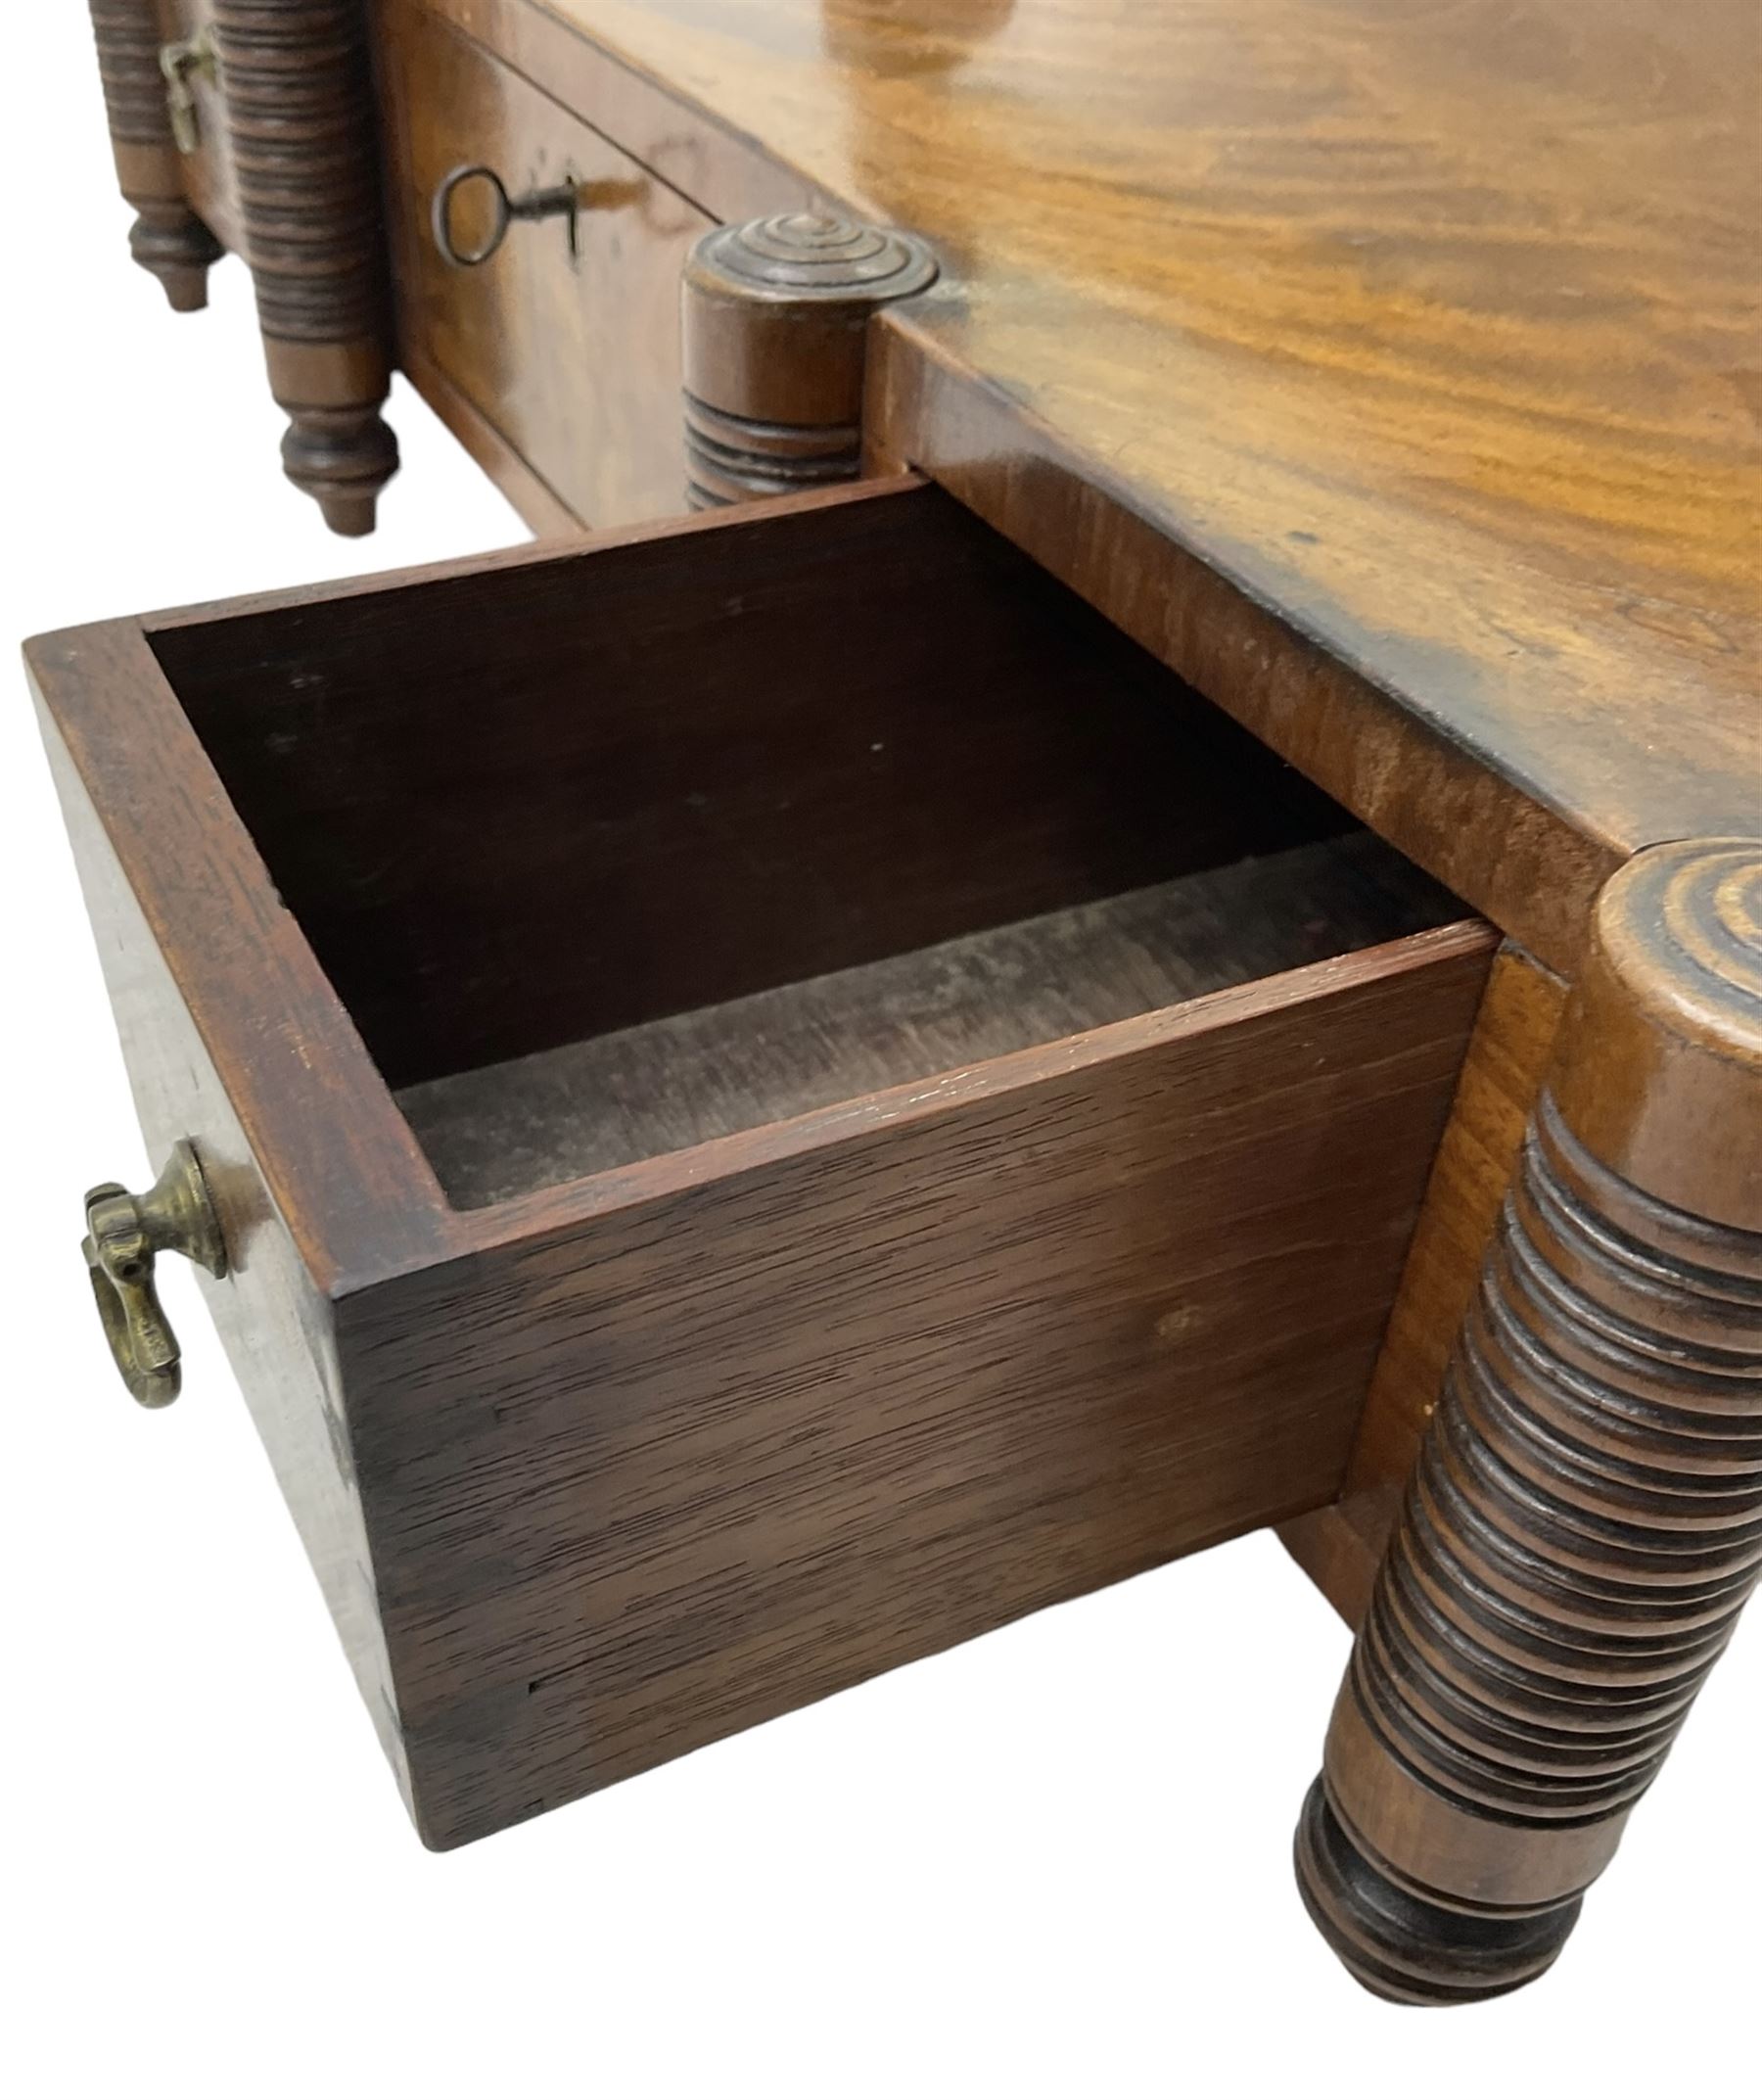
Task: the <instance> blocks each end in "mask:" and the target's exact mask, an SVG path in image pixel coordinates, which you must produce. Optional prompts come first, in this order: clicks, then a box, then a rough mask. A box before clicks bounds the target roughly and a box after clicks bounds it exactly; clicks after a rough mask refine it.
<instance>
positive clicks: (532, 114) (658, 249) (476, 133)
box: [376, 0, 712, 525]
mask: <svg viewBox="0 0 1762 2100" xmlns="http://www.w3.org/2000/svg"><path fill="white" fill-rule="evenodd" d="M376 29H377V35H378V39H379V56H380V90H381V95H382V99H383V106H384V109H385V112H386V119H387V125H388V147H389V152H388V159H389V163H390V170H391V172H390V193H391V197H392V202H393V211H394V237H395V243H396V258H397V264H396V266H397V278H398V299H399V303H400V308H401V311H402V315H403V319H402V323H401V326H402V332H403V334H404V336H405V337H406V339H408V341H409V342H410V344H411V345H412V346H413V347H414V350H415V356H416V360H417V361H420V362H422V363H425V364H428V365H432V366H434V367H436V368H437V369H438V370H439V371H440V373H441V374H442V375H443V376H444V377H445V379H446V380H447V381H448V382H449V383H450V385H451V386H453V387H454V388H456V389H457V390H458V391H459V392H460V393H461V394H462V395H463V396H464V397H466V399H467V400H468V401H469V402H470V403H471V404H472V406H473V407H474V408H475V409H476V410H477V412H478V414H479V415H480V416H482V417H483V418H484V419H485V421H486V422H487V423H488V424H489V425H490V426H491V427H492V429H493V430H494V431H495V432H496V433H497V434H498V436H499V437H500V438H501V439H502V440H503V441H504V443H506V444H508V445H509V446H510V447H512V449H513V450H514V451H515V452H516V453H517V454H519V455H520V456H521V457H522V458H523V459H525V460H526V461H528V462H530V463H531V465H532V467H533V470H534V471H535V472H536V473H537V474H538V475H540V476H541V477H542V479H543V481H544V483H545V484H546V486H547V487H548V488H549V489H550V490H552V491H553V492H554V494H555V495H556V496H557V497H559V498H560V499H561V500H562V502H563V503H565V504H567V506H568V507H569V509H570V511H571V512H573V514H574V515H575V516H576V517H577V518H578V519H580V521H581V522H582V523H584V524H592V525H618V524H623V523H626V522H629V521H635V520H638V519H643V518H654V517H668V516H672V514H673V513H675V512H677V511H680V510H682V509H683V508H684V507H685V479H686V477H685V456H684V445H683V441H682V436H681V433H680V430H679V410H678V400H679V393H678V389H679V342H678V334H679V330H678V297H679V274H680V271H681V270H682V269H683V267H684V263H685V257H686V255H687V254H688V252H689V250H690V247H691V244H692V242H693V241H694V240H695V239H696V238H697V237H698V236H699V235H700V234H701V233H704V232H706V231H708V230H709V228H710V226H711V224H712V221H711V219H710V218H709V217H708V216H707V215H706V214H705V213H704V212H703V211H701V210H699V209H698V208H697V207H696V206H695V205H694V204H693V203H691V202H690V200H689V199H688V198H686V197H684V196H682V195H680V194H679V192H678V191H677V190H676V189H674V188H672V186H671V185H670V184H669V183H668V182H667V181H665V180H664V179H663V178H662V177H660V176H659V175H657V174H656V173H654V172H653V171H652V170H651V169H649V168H647V167H644V166H643V165H642V164H641V163H638V162H636V161H633V160H632V159H630V158H629V156H628V155H626V154H625V153H623V152H621V151H620V150H619V149H618V148H617V147H615V146H613V145H612V144H610V143H609V142H608V141H607V140H606V139H605V138H603V137H601V136H600V135H599V134H598V133H597V132H595V131H593V130H591V129H589V127H588V126H587V125H586V124H584V123H581V122H580V121H579V119H578V118H577V117H574V116H572V115H571V113H570V112H569V111H568V110H566V109H564V108H563V107H562V106H560V105H559V103H557V102H556V101H555V100H554V99H553V97H552V95H551V94H550V93H548V92H546V91H545V90H544V89H543V88H541V87H539V86H535V85H533V83H531V82H530V81H528V80H526V79H524V78H523V77H521V75H520V74H519V73H518V72H516V71H515V70H512V69H511V68H510V67H507V66H504V65H503V64H501V63H500V62H499V61H498V60H497V59H495V58H492V57H490V56H489V55H488V54H487V52H485V51H484V50H483V49H482V48H481V47H479V46H478V45H477V44H475V43H473V42H471V41H469V40H468V39H467V38H465V37H464V36H461V35H460V34H459V33H458V32H457V31H456V30H455V29H453V28H452V27H450V26H449V25H448V24H446V23H443V22H441V21H440V20H438V19H437V18H436V17H435V16H434V15H432V14H431V13H430V12H429V11H428V10H427V9H426V8H424V7H422V6H419V5H417V4H416V0H394V4H390V5H386V6H383V7H382V8H381V9H380V10H379V13H378V16H377V18H376ZM466 163H483V164H486V165H488V166H490V167H493V168H495V169H496V170H497V171H498V172H499V174H500V175H501V177H502V180H503V182H504V183H505V184H506V186H507V188H508V190H509V192H510V193H511V194H518V193H519V192H522V191H525V190H529V189H537V188H543V187H545V186H548V185H553V184H556V183H559V182H561V181H562V180H564V179H565V178H566V177H570V178H573V179H574V180H575V181H576V182H577V183H578V184H579V185H580V194H581V196H582V200H583V209H582V211H581V214H580V219H579V222H578V245H579V251H580V253H579V255H578V256H577V257H575V258H574V259H573V260H572V258H571V257H570V254H569V248H568V241H567V235H566V232H565V228H564V226H563V224H562V223H561V222H560V221H557V220H549V221H540V222H538V223H536V224H533V225H526V226H523V225H516V226H515V227H513V228H512V229H511V230H510V232H509V235H508V238H507V240H506V241H505V242H504V243H503V245H502V247H501V249H500V251H499V252H498V253H497V254H496V255H495V256H493V257H491V258H490V260H489V261H487V262H486V263H484V264H483V265H482V266H480V267H479V268H476V269H459V268H456V267H454V266H452V265H450V264H449V263H447V262H446V261H445V260H444V258H443V257H441V256H440V252H439V250H438V249H437V248H436V246H435V242H434V237H433V234H432V232H431V230H430V225H429V207H430V201H431V200H432V198H433V197H434V194H435V192H436V190H437V189H438V188H439V187H440V183H441V181H442V180H443V179H444V177H445V176H446V175H447V174H449V173H450V172H451V171H452V169H454V168H455V167H458V166H461V165H463V164H466ZM463 202H465V203H467V204H468V203H469V202H470V200H469V198H467V199H466V200H463Z"/></svg>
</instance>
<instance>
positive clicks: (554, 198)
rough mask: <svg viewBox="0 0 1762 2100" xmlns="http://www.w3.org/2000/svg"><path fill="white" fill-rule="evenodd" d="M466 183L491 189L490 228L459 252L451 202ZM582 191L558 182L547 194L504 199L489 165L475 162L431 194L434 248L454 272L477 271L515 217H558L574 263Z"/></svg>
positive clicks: (503, 186) (458, 169)
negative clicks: (565, 230) (566, 230)
mask: <svg viewBox="0 0 1762 2100" xmlns="http://www.w3.org/2000/svg"><path fill="white" fill-rule="evenodd" d="M470 182H481V183H484V184H485V185H486V186H487V189H488V191H489V225H488V228H487V231H486V232H485V233H484V235H483V236H482V238H481V239H480V240H479V241H478V242H477V243H476V244H475V245H474V246H472V247H468V248H461V247H460V246H459V245H458V243H457V242H456V241H455V240H454V239H453V227H452V216H453V200H454V199H455V198H456V197H457V196H458V194H459V192H460V191H461V190H462V189H463V188H464V187H465V185H466V184H467V183H470ZM580 202H581V201H580V185H579V184H577V183H576V182H574V181H566V182H559V183H557V184H555V185H554V186H553V187H552V188H550V189H548V190H528V191H526V192H525V193H524V195H522V196H519V197H510V196H509V195H508V188H507V184H506V183H504V182H503V180H502V178H501V177H500V176H499V175H498V174H497V173H496V172H495V170H494V168H492V167H485V166H483V165H482V164H481V163H471V164H469V165H467V166H464V167H455V168H454V169H453V171H452V173H451V174H450V175H448V176H447V177H446V178H445V180H444V181H443V182H442V183H441V185H440V188H439V189H438V190H437V191H436V192H435V201H434V204H433V206H432V207H431V208H430V213H429V217H430V223H431V224H432V225H433V227H434V231H435V246H436V247H437V248H438V249H439V250H440V253H441V254H442V255H443V256H444V257H446V259H447V261H448V262H450V263H451V264H452V265H453V266H454V268H455V269H464V270H471V269H476V268H477V266H478V264H479V263H480V262H487V261H488V259H489V257H491V256H492V255H494V253H495V251H496V250H497V249H498V248H499V247H500V246H501V245H502V243H503V241H505V240H506V239H507V237H508V228H509V227H510V226H511V225H512V224H513V223H514V221H515V220H516V219H517V218H522V219H539V218H561V219H566V220H567V221H568V224H569V253H570V257H571V258H572V259H573V257H575V255H576V253H577V249H576V221H577V218H578V216H579V214H580Z"/></svg>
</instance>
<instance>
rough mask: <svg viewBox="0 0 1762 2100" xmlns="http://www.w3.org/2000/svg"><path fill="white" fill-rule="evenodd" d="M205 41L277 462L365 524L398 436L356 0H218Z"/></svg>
mask: <svg viewBox="0 0 1762 2100" xmlns="http://www.w3.org/2000/svg"><path fill="white" fill-rule="evenodd" d="M214 42H215V47H216V51H217V54H218V60H219V70H220V84H221V92H222V97H223V99H224V102H225V106H226V120H227V130H228V133H229V136H230V139H231V143H232V150H233V160H234V163H235V165H236V168H237V173H238V182H239V201H240V213H241V217H242V221H243V227H244V239H245V251H246V260H247V261H248V262H249V263H250V265H251V274H252V278H253V280H254V282H255V286H256V303H257V318H258V321H259V323H260V325H261V328H262V334H263V349H264V353H265V356H266V359H267V362H268V367H269V386H270V391H271V392H272V393H273V394H274V396H275V398H276V400H277V402H279V404H280V405H281V406H282V407H283V408H284V409H286V410H287V413H288V418H289V425H288V434H287V436H286V437H285V438H284V439H283V441H282V463H283V465H284V466H285V467H286V469H287V473H288V478H289V480H290V481H292V482H293V483H294V484H295V485H296V487H298V488H301V489H303V490H305V491H306V493H307V494H308V495H310V496H313V497H314V498H316V500H317V503H318V506H319V508H320V509H321V510H322V511H323V513H324V519H325V523H326V524H327V525H329V526H330V528H331V530H332V531H333V532H337V533H344V534H348V535H350V536H354V535H358V534H362V533H370V532H371V531H372V530H373V522H374V508H375V503H376V500H377V498H378V495H379V491H380V490H381V489H383V488H384V487H385V485H386V483H387V482H388V481H390V480H391V478H392V476H393V475H394V473H395V472H396V471H397V441H396V440H395V439H394V437H393V435H392V432H391V431H390V429H389V428H388V427H387V425H386V423H385V422H384V420H383V419H382V417H381V415H380V407H381V405H382V403H383V402H384V401H385V398H386V394H387V391H388V388H389V387H390V384H391V301H390V293H389V278H388V269H387V262H386V234H385V221H384V213H383V210H382V208H381V201H380V183H379V167H378V163H377V157H376V153H375V146H374V138H375V123H374V111H373V96H372V87H371V83H370V80H369V76H368V61H367V47H366V37H365V28H364V23H363V12H362V0H216V5H215V9H214Z"/></svg>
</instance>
